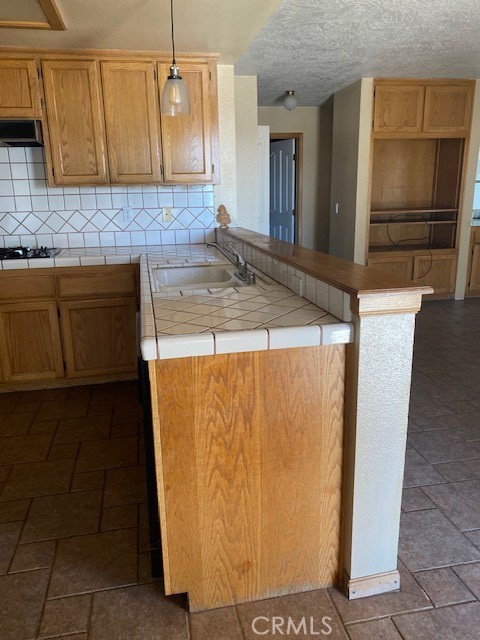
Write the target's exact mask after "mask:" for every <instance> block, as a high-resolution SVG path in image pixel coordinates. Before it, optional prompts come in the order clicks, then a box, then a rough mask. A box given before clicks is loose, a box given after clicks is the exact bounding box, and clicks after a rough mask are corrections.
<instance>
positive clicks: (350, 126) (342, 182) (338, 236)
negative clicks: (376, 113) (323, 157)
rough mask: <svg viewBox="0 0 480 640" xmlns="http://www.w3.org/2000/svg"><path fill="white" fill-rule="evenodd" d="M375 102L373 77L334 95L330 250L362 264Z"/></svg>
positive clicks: (363, 259)
mask: <svg viewBox="0 0 480 640" xmlns="http://www.w3.org/2000/svg"><path fill="white" fill-rule="evenodd" d="M372 104H373V78H362V79H361V80H359V81H358V82H355V83H353V84H351V85H349V86H348V87H345V88H344V89H342V90H340V91H337V92H336V93H335V95H334V98H333V134H332V183H331V209H330V243H329V253H331V254H332V255H335V256H339V257H341V258H345V259H346V260H351V261H354V262H358V263H359V264H364V263H365V260H366V234H367V224H368V184H369V169H370V127H371V122H370V120H371V117H372ZM336 203H338V209H339V213H335V204H336Z"/></svg>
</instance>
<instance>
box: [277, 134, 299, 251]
mask: <svg viewBox="0 0 480 640" xmlns="http://www.w3.org/2000/svg"><path fill="white" fill-rule="evenodd" d="M289 138H293V139H294V140H295V155H296V156H298V158H295V242H294V244H296V245H299V246H300V247H301V246H302V199H303V133H300V132H298V133H278V132H275V133H272V132H270V140H285V139H287V140H288V139H289Z"/></svg>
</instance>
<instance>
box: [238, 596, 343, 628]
mask: <svg viewBox="0 0 480 640" xmlns="http://www.w3.org/2000/svg"><path fill="white" fill-rule="evenodd" d="M237 611H238V617H239V619H240V624H241V626H242V630H243V633H244V635H245V640H255V639H258V638H259V637H261V636H259V634H258V631H261V632H263V633H264V632H265V631H266V630H267V629H269V630H270V634H272V633H273V631H272V618H273V617H275V616H277V617H282V618H284V620H285V625H284V626H283V629H282V630H283V632H284V635H287V629H288V627H287V625H288V619H289V618H291V620H292V623H293V624H295V626H296V627H297V629H298V630H299V631H300V632H299V633H296V634H295V637H297V638H309V639H311V638H312V635H313V634H312V633H311V630H313V631H316V632H317V635H318V634H321V632H322V630H324V631H328V628H327V627H326V626H325V625H324V623H323V622H322V618H325V617H326V618H329V620H327V622H328V623H329V625H330V627H331V629H332V632H331V633H330V634H329V635H328V636H326V637H328V638H331V640H339V639H340V638H341V639H342V640H343V639H346V638H347V634H346V633H345V631H344V629H343V625H342V623H341V622H340V620H339V618H338V616H337V613H336V611H335V609H334V607H333V605H332V603H331V602H330V600H329V598H328V595H327V592H326V591H325V590H321V591H309V592H307V593H297V594H295V595H290V596H283V597H282V598H272V599H270V600H262V601H260V602H249V603H247V604H241V605H238V607H237ZM259 616H264V617H266V618H268V620H267V621H266V620H258V621H257V623H256V624H254V620H255V618H257V617H259ZM303 619H305V624H306V630H307V633H305V632H304V629H305V627H303V626H300V625H302V624H303V622H302V621H303ZM252 625H253V628H252ZM255 629H256V630H257V633H255ZM277 633H278V634H279V632H278V631H277V632H276V634H277ZM293 634H294V630H293V629H292V628H290V635H293ZM264 635H265V637H269V636H267V634H265V633H264ZM320 637H323V636H322V635H320Z"/></svg>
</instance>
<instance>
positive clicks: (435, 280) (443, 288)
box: [413, 254, 457, 293]
mask: <svg viewBox="0 0 480 640" xmlns="http://www.w3.org/2000/svg"><path fill="white" fill-rule="evenodd" d="M456 267H457V256H454V255H453V256H452V255H445V256H443V255H428V254H426V255H424V256H415V260H414V265H413V280H414V281H415V283H416V284H419V285H429V286H430V287H433V289H434V290H435V293H452V292H453V290H454V288H455V275H456Z"/></svg>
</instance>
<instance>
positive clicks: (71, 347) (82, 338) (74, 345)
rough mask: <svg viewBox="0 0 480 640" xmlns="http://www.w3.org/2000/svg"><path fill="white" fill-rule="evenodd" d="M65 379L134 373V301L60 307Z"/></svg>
mask: <svg viewBox="0 0 480 640" xmlns="http://www.w3.org/2000/svg"><path fill="white" fill-rule="evenodd" d="M59 306H60V322H61V327H62V337H63V346H64V353H65V361H66V367H67V375H68V377H69V378H81V377H85V376H95V375H103V374H108V373H121V372H125V371H135V370H136V366H137V349H136V328H135V314H136V310H137V305H136V301H135V298H133V297H130V298H111V299H109V300H78V301H73V302H61V303H60V305H59Z"/></svg>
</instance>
